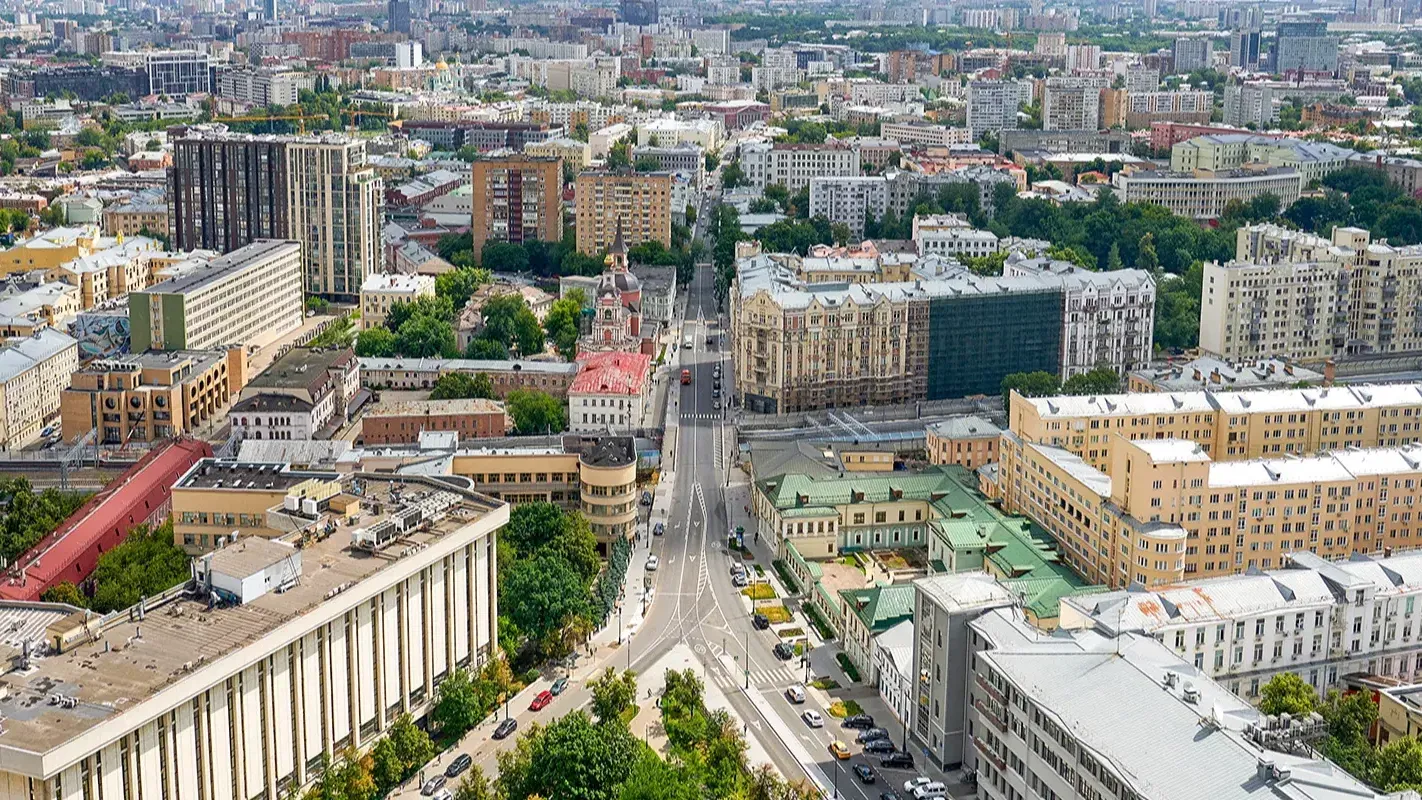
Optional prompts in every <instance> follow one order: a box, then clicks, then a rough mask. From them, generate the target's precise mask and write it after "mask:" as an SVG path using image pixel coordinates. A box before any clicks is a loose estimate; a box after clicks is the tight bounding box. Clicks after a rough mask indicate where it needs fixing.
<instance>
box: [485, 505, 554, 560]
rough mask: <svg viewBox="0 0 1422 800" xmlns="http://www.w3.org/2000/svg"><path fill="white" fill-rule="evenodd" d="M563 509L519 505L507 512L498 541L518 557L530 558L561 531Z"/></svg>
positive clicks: (548, 506)
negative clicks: (506, 521)
mask: <svg viewBox="0 0 1422 800" xmlns="http://www.w3.org/2000/svg"><path fill="white" fill-rule="evenodd" d="M564 524H565V523H564V512H563V509H561V508H559V507H558V506H556V505H554V504H553V503H519V504H518V505H516V506H514V508H513V510H512V511H510V512H509V521H508V524H507V525H505V526H504V529H503V531H501V532H500V539H501V540H503V541H507V542H508V543H509V544H511V545H513V548H514V552H515V553H517V554H518V555H520V556H525V557H526V556H531V555H533V554H534V553H536V552H538V551H539V550H541V549H542V548H544V547H546V546H548V545H550V544H552V543H553V541H554V540H555V539H556V538H557V537H558V535H559V534H560V533H562V531H563V526H564Z"/></svg>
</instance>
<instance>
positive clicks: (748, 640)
mask: <svg viewBox="0 0 1422 800" xmlns="http://www.w3.org/2000/svg"><path fill="white" fill-rule="evenodd" d="M746 689H747V690H749V689H750V631H746Z"/></svg>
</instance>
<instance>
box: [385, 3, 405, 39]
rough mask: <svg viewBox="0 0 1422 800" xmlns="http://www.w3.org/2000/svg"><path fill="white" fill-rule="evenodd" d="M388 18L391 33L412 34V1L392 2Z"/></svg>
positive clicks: (388, 6) (387, 11) (389, 6)
mask: <svg viewBox="0 0 1422 800" xmlns="http://www.w3.org/2000/svg"><path fill="white" fill-rule="evenodd" d="M386 16H387V17H388V18H389V19H388V20H387V22H388V24H389V26H390V32H391V33H409V32H410V0H390V2H389V4H388V5H387V7H386Z"/></svg>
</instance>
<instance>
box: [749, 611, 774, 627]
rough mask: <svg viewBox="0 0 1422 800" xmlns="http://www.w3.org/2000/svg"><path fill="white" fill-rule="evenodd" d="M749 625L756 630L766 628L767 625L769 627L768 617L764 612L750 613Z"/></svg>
mask: <svg viewBox="0 0 1422 800" xmlns="http://www.w3.org/2000/svg"><path fill="white" fill-rule="evenodd" d="M751 627H753V628H755V629H756V630H758V631H763V630H765V629H766V628H769V627H770V617H767V616H766V615H764V614H752V615H751Z"/></svg>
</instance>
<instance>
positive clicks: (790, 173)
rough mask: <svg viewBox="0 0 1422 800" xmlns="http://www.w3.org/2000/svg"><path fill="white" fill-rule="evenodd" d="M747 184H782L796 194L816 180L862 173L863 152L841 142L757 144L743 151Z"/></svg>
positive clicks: (743, 165)
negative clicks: (860, 154) (861, 159)
mask: <svg viewBox="0 0 1422 800" xmlns="http://www.w3.org/2000/svg"><path fill="white" fill-rule="evenodd" d="M741 169H742V170H743V171H744V172H745V175H746V183H747V184H748V185H750V186H753V187H755V188H757V189H761V190H764V189H765V187H767V186H769V185H771V184H776V183H778V184H780V185H782V186H784V187H785V188H787V189H789V190H790V192H791V193H792V194H793V193H795V192H798V191H799V190H801V189H803V188H805V187H807V186H809V185H810V181H811V179H813V178H847V177H852V176H856V175H858V174H859V171H860V170H859V151H858V150H855V149H854V148H852V147H849V146H847V145H844V144H840V143H838V142H837V141H834V140H831V141H829V142H826V143H825V144H785V143H775V144H771V143H769V142H755V143H752V144H748V145H745V146H744V147H742V148H741Z"/></svg>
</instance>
